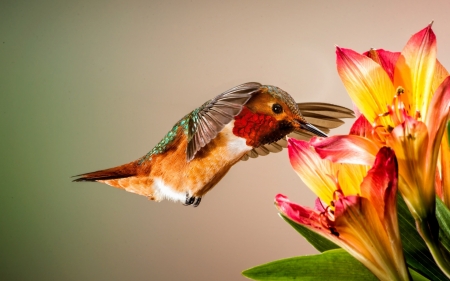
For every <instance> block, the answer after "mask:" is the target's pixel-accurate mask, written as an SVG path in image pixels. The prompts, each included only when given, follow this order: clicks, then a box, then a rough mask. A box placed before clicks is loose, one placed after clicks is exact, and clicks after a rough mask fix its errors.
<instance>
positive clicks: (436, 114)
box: [311, 25, 450, 220]
mask: <svg viewBox="0 0 450 281" xmlns="http://www.w3.org/2000/svg"><path fill="white" fill-rule="evenodd" d="M336 54H337V68H338V72H339V75H340V77H341V79H342V81H343V83H344V86H345V88H346V89H347V91H348V93H349V95H350V97H351V98H352V100H353V102H354V103H355V105H356V107H357V108H358V109H359V111H360V112H361V114H362V116H361V117H360V120H358V122H357V123H355V125H354V128H352V130H353V131H358V130H362V129H361V128H358V126H360V125H361V124H364V130H365V135H364V137H360V136H355V135H349V136H335V137H331V138H327V139H320V138H316V139H314V140H313V141H312V142H311V144H312V145H313V146H314V147H315V149H316V150H317V152H318V153H319V154H320V155H321V156H322V157H325V158H327V159H330V160H332V161H336V162H340V163H360V164H369V163H371V162H372V161H373V159H374V157H375V154H376V151H378V149H379V148H380V147H382V146H385V145H387V146H389V147H391V148H392V149H393V150H394V151H395V154H396V156H397V159H398V165H399V190H400V192H401V193H402V195H403V197H404V199H405V201H406V203H407V205H408V207H409V209H410V211H411V213H412V215H413V216H414V218H415V219H416V220H423V219H426V218H427V217H433V216H434V208H435V190H436V187H438V188H439V187H441V189H440V190H450V186H449V180H448V179H446V178H445V171H448V169H449V164H448V154H446V153H447V152H446V151H448V145H447V146H445V147H443V148H442V149H441V151H442V152H441V159H443V160H442V161H441V165H440V166H439V167H440V168H439V170H436V167H437V161H438V157H439V150H440V147H441V140H442V137H443V134H444V131H445V127H446V124H447V120H448V118H449V106H450V77H448V72H447V70H446V69H445V68H444V67H443V66H442V65H441V64H440V63H439V62H438V61H437V59H436V36H435V35H434V33H433V31H432V29H431V25H429V26H427V27H426V28H424V29H423V30H421V31H419V32H418V33H416V34H414V35H413V36H412V37H411V39H410V40H409V41H408V43H407V44H406V46H405V48H404V49H403V51H402V52H401V53H393V52H388V51H385V50H371V51H369V52H367V53H366V54H365V55H364V54H358V53H357V52H355V51H353V50H350V49H344V48H339V47H338V48H337V50H336ZM363 119H367V121H366V120H363ZM367 122H368V123H367ZM368 124H369V125H368ZM443 145H444V143H443ZM356 149H357V151H356ZM446 149H447V150H446ZM436 182H437V183H438V186H436V185H435V184H436ZM438 190H439V189H438ZM448 193H449V192H447V194H448ZM443 194H445V192H443ZM449 197H450V195H449Z"/></svg>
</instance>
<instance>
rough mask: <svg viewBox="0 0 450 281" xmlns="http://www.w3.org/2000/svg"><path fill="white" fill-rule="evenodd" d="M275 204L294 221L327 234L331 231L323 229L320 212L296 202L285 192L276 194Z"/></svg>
mask: <svg viewBox="0 0 450 281" xmlns="http://www.w3.org/2000/svg"><path fill="white" fill-rule="evenodd" d="M275 204H276V206H277V208H278V209H279V211H280V212H281V213H283V214H284V215H285V216H287V217H288V218H289V219H291V220H293V221H294V222H296V223H298V224H301V225H304V226H307V227H309V228H313V230H314V231H316V232H317V231H320V232H323V234H325V235H327V234H329V231H328V230H327V229H323V225H322V224H321V223H320V219H321V218H320V212H318V211H314V210H313V209H311V208H308V207H302V206H300V205H298V204H295V203H293V202H291V201H290V200H289V199H288V198H287V197H286V196H284V195H283V194H278V195H277V196H275Z"/></svg>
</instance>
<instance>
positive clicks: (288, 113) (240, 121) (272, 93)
mask: <svg viewBox="0 0 450 281" xmlns="http://www.w3.org/2000/svg"><path fill="white" fill-rule="evenodd" d="M294 130H304V131H308V132H311V133H313V134H315V135H317V136H321V137H326V136H327V135H326V134H324V133H323V132H321V131H320V130H319V129H317V128H316V127H314V126H313V125H311V124H309V123H308V122H307V121H306V119H305V118H304V117H303V115H302V114H301V112H300V110H299V109H298V106H297V103H296V102H295V101H294V99H293V98H292V97H291V96H290V95H289V94H288V93H286V92H285V91H283V90H281V89H280V88H278V87H275V86H261V87H260V89H259V91H258V92H257V93H255V94H254V95H253V96H252V98H251V99H250V100H249V101H248V102H247V103H246V105H245V106H244V108H243V110H242V111H241V113H240V114H239V115H237V116H236V117H235V122H234V128H233V133H234V134H235V135H237V136H239V137H243V138H245V139H246V140H247V145H250V146H253V147H258V146H261V145H264V144H267V143H271V142H275V141H277V140H279V139H281V138H283V137H284V136H286V135H287V134H289V133H291V132H293V131H294Z"/></svg>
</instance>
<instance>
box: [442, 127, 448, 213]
mask: <svg viewBox="0 0 450 281" xmlns="http://www.w3.org/2000/svg"><path fill="white" fill-rule="evenodd" d="M440 156H441V163H440V164H441V165H440V166H441V167H440V168H441V169H440V181H441V189H442V198H441V199H442V201H444V203H445V205H446V206H447V207H448V208H450V161H449V159H450V121H447V129H446V131H445V132H444V137H443V138H442V143H441V155H440Z"/></svg>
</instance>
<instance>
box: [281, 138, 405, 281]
mask: <svg viewBox="0 0 450 281" xmlns="http://www.w3.org/2000/svg"><path fill="white" fill-rule="evenodd" d="M288 150H289V158H290V160H291V164H292V166H293V168H294V170H295V171H296V172H297V174H298V175H299V176H300V178H301V179H302V180H303V181H304V182H305V183H306V184H307V185H308V187H310V188H311V189H312V190H313V191H314V192H315V193H316V194H317V195H318V196H319V201H318V202H319V203H318V204H317V206H318V208H316V209H311V208H308V207H302V206H300V205H297V204H295V203H292V202H290V201H289V200H288V199H287V197H285V196H284V195H277V197H276V199H275V200H276V205H277V207H278V209H279V211H280V212H281V213H283V214H284V215H286V216H287V217H288V218H289V219H291V220H293V221H294V222H296V223H299V224H301V225H304V226H305V227H307V228H309V229H310V230H312V231H315V232H316V233H318V234H320V235H322V236H323V237H325V238H327V239H329V240H331V241H333V242H334V243H335V244H337V245H339V246H340V247H342V248H343V249H345V250H347V251H348V252H349V253H350V254H352V255H353V256H354V257H355V258H356V259H358V260H359V261H360V262H361V263H363V264H364V265H365V266H366V267H367V268H368V269H369V270H371V271H372V273H374V274H375V275H376V276H377V277H378V278H379V279H380V280H408V279H409V278H408V271H407V269H406V265H405V261H404V257H403V251H402V245H401V241H400V234H399V230H398V223H397V207H396V193H397V161H396V157H395V154H394V152H393V151H392V149H390V148H387V147H384V148H382V149H380V151H379V152H378V153H377V154H376V157H375V158H374V163H371V164H373V167H371V168H370V166H365V165H355V164H336V163H333V162H331V161H329V160H326V159H321V158H320V156H319V155H318V154H317V153H316V152H315V151H314V150H313V149H312V147H311V146H310V145H309V143H308V142H304V141H297V140H294V139H289V141H288Z"/></svg>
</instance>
